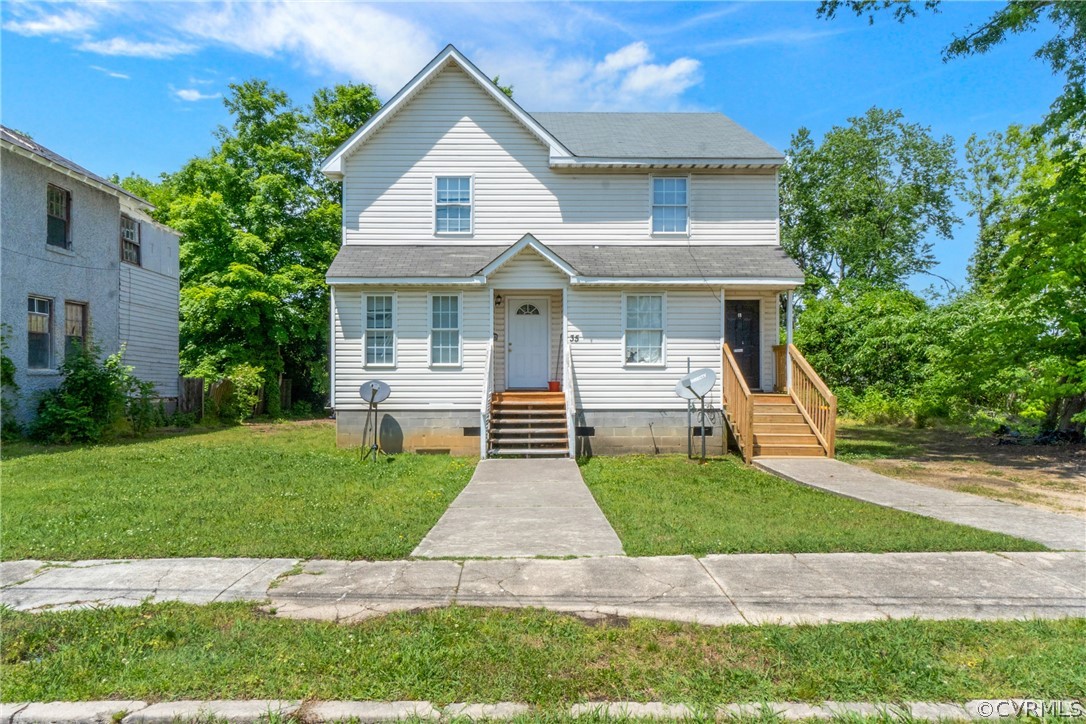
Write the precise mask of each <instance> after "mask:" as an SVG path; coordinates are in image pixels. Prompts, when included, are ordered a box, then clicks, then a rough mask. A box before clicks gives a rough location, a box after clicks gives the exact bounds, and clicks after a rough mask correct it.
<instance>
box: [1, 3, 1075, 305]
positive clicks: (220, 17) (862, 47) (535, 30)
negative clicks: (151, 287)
mask: <svg viewBox="0 0 1086 724" xmlns="http://www.w3.org/2000/svg"><path fill="white" fill-rule="evenodd" d="M1000 5H1001V3H987V2H957V3H945V4H944V5H943V7H942V11H941V12H940V13H938V14H934V15H933V14H930V13H925V12H921V13H920V17H918V18H916V19H913V20H912V21H910V22H908V23H907V24H905V25H904V26H902V25H899V24H897V23H896V22H893V21H892V19H891V18H890V17H889V16H883V17H879V18H878V19H877V20H876V23H875V25H874V26H869V25H868V24H867V21H866V20H865V19H859V18H855V17H852V16H850V15H848V16H846V15H841V16H840V17H839V18H837V19H836V20H834V21H825V20H819V19H818V18H817V17H816V15H815V10H816V8H817V4H816V3H813V2H810V3H808V2H750V3H650V2H643V3H583V4H567V3H531V4H529V3H494V4H481V3H442V4H430V3H389V4H361V3H352V2H234V3H221V2H193V3H163V2H156V3H148V2H125V1H113V2H79V3H77V2H55V3H54V2H25V1H22V0H4V2H3V3H2V4H0V13H2V27H3V30H2V45H0V54H2V57H0V63H2V68H0V93H2V95H0V118H2V121H3V123H4V125H7V126H9V127H13V128H16V129H19V130H21V131H24V132H27V133H30V134H31V135H32V136H33V137H34V138H35V139H36V140H38V141H39V142H41V143H43V144H45V145H46V146H49V147H50V148H52V149H53V150H55V151H57V152H58V153H61V154H63V155H65V156H68V157H69V158H71V159H73V160H75V161H76V162H78V163H80V164H82V165H84V166H86V167H87V168H90V169H92V170H93V171H95V172H97V173H100V174H110V173H114V172H117V173H120V174H122V175H125V174H127V173H130V172H136V173H139V174H142V175H144V176H149V177H156V176H158V174H160V173H161V172H163V171H174V170H176V169H177V168H179V167H180V166H181V165H182V164H183V163H184V162H185V161H186V160H187V159H189V158H191V157H192V156H195V155H200V154H202V153H204V152H206V151H207V150H208V149H209V148H210V147H211V146H212V145H213V143H214V139H213V136H212V133H213V131H214V130H215V128H216V127H217V126H219V125H220V124H224V123H227V122H228V120H229V119H228V116H227V113H226V110H225V109H224V108H223V105H222V95H223V94H224V93H226V92H227V84H228V83H230V82H232V81H237V80H244V79H248V78H253V77H256V78H264V79H267V80H269V81H270V82H271V83H272V84H273V85H274V86H277V87H279V88H282V89H283V90H286V91H287V92H288V93H289V94H290V96H291V97H292V98H293V99H294V100H295V101H296V102H299V103H300V102H304V101H306V100H308V99H309V98H310V97H311V95H312V93H313V91H314V90H315V89H317V88H320V87H323V86H327V85H331V84H333V83H337V82H344V81H355V82H367V83H372V84H373V85H374V86H375V87H376V88H377V91H378V94H379V95H380V97H381V98H382V99H387V98H388V97H389V96H391V95H392V94H393V93H395V91H396V90H398V88H399V87H400V86H401V85H402V84H403V83H404V82H406V81H407V80H408V79H409V78H410V77H411V76H412V75H413V74H414V73H415V72H416V71H418V70H419V68H421V67H422V66H423V65H424V64H425V63H426V62H427V61H428V60H429V59H430V58H431V57H432V56H433V55H434V54H436V53H437V52H438V51H439V50H440V49H441V48H442V47H443V46H444V45H445V44H446V43H450V42H451V43H454V44H455V45H456V46H457V47H458V48H460V50H462V51H463V52H464V53H466V54H467V55H468V56H469V57H470V58H472V59H473V60H474V61H475V62H476V63H477V64H478V65H479V66H480V67H481V68H482V69H483V70H484V71H485V72H487V73H488V74H491V75H495V74H500V75H501V77H502V81H503V83H505V82H509V83H512V84H513V85H514V87H515V96H516V99H517V101H518V102H519V103H520V104H521V105H522V106H524V107H525V108H527V109H528V110H646V111H648V110H711V111H721V112H723V113H726V114H727V115H729V116H731V117H732V118H734V119H735V120H737V121H738V122H740V123H741V124H743V125H744V126H746V127H747V128H749V129H750V130H752V131H753V132H754V133H756V134H757V135H759V136H761V137H762V138H764V139H766V140H767V141H769V142H770V143H772V144H773V145H775V146H777V147H778V148H780V149H782V150H783V149H785V148H786V147H787V146H788V142H789V138H790V136H791V134H792V133H794V132H795V131H796V129H797V128H799V127H800V126H806V127H808V128H810V129H811V130H812V131H813V132H814V133H815V135H816V137H821V135H822V134H823V133H824V132H825V131H827V130H828V129H829V128H830V127H832V126H833V125H836V124H842V123H844V122H845V121H846V119H847V118H848V117H850V116H854V115H859V114H861V113H863V112H864V111H865V110H866V109H867V108H870V107H871V106H873V105H878V106H882V107H884V108H900V109H902V110H903V111H904V113H905V117H906V119H907V120H909V121H912V122H917V123H921V124H923V125H926V126H930V127H931V129H932V131H933V132H934V133H936V134H938V135H943V134H949V135H951V136H953V137H954V139H955V140H956V141H957V142H958V143H959V146H960V144H961V143H963V142H964V141H965V139H966V138H967V137H968V136H969V134H971V133H986V132H988V131H990V130H998V129H1003V128H1005V127H1006V126H1007V125H1008V124H1011V123H1034V122H1037V121H1038V120H1040V118H1041V117H1042V115H1043V114H1044V112H1045V110H1046V109H1047V108H1048V105H1049V104H1050V103H1051V101H1052V99H1053V98H1055V97H1056V95H1057V94H1058V93H1059V91H1060V88H1061V86H1062V83H1061V81H1060V80H1059V79H1058V78H1056V77H1054V76H1053V75H1052V74H1051V73H1050V71H1049V70H1048V68H1047V67H1046V66H1045V65H1044V64H1043V63H1041V62H1040V61H1037V60H1035V59H1034V58H1033V57H1032V54H1033V52H1034V51H1035V49H1036V48H1037V46H1038V45H1039V44H1040V43H1041V42H1042V41H1043V40H1044V38H1045V37H1046V36H1045V35H1044V33H1043V32H1039V33H1036V34H1027V35H1025V36H1022V37H1019V38H1014V39H1012V40H1011V41H1010V42H1008V43H1006V44H1005V45H1003V46H1001V47H999V48H997V49H996V50H995V51H993V52H991V53H989V54H988V55H985V56H982V57H978V58H966V59H959V60H954V61H951V62H949V63H943V62H942V60H941V54H940V51H941V49H942V47H943V46H944V45H945V44H946V43H947V42H948V41H949V40H950V39H951V37H952V35H953V34H954V33H955V32H956V31H961V30H963V29H964V28H966V27H968V26H970V25H976V24H978V23H980V22H982V21H983V20H984V19H985V18H987V17H988V16H989V15H991V13H992V12H993V11H994V10H995V9H997V8H998V7H999V6H1000ZM959 215H960V216H962V217H963V219H964V223H963V224H962V225H960V226H959V227H957V229H956V231H955V235H954V239H953V240H950V241H943V240H935V242H936V255H937V257H938V259H939V262H940V263H939V267H938V268H937V270H936V271H937V272H938V273H939V274H941V275H943V276H946V277H948V278H950V279H951V280H952V281H954V282H955V283H961V282H963V281H964V279H965V268H966V263H967V261H968V257H969V254H970V252H971V251H972V246H973V240H974V238H975V234H976V227H975V225H974V224H973V223H972V221H971V220H970V219H968V218H966V217H965V208H964V207H960V208H959ZM931 281H932V280H931V279H930V278H921V279H917V280H915V281H914V286H916V287H917V288H923V287H925V286H927V285H928V284H929V283H930V282H931Z"/></svg>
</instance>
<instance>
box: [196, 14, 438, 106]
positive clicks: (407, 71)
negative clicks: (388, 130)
mask: <svg viewBox="0 0 1086 724" xmlns="http://www.w3.org/2000/svg"><path fill="white" fill-rule="evenodd" d="M192 7H193V8H194V10H193V12H191V13H190V14H189V15H188V16H187V17H185V18H184V19H183V20H182V22H181V23H180V27H181V29H182V30H183V31H184V32H185V33H186V34H187V35H188V36H189V37H191V38H194V39H201V40H204V41H205V42H206V41H211V42H216V43H220V44H223V45H227V46H230V47H233V48H236V49H238V50H242V51H245V52H249V53H255V54H258V55H265V56H270V55H275V54H279V53H291V54H293V55H295V56H297V57H299V58H301V59H302V60H303V61H304V62H306V63H308V64H309V65H310V66H311V67H313V68H317V69H321V70H333V71H338V72H341V73H344V74H347V75H349V76H350V77H351V78H352V79H353V80H356V81H364V82H367V83H372V84H373V85H375V86H376V87H377V88H378V89H379V90H380V92H381V93H382V94H384V95H386V96H387V95H391V94H392V93H393V92H395V91H396V90H399V88H400V86H402V85H403V84H404V83H406V82H407V81H408V80H409V79H410V78H411V77H412V76H413V75H414V74H415V73H417V72H418V70H419V69H420V68H421V67H422V66H424V65H425V64H426V63H427V61H429V60H430V58H431V57H433V56H434V55H435V54H436V53H437V51H438V50H440V45H439V44H438V43H437V42H436V41H435V40H434V39H433V38H432V37H431V35H430V33H429V31H427V30H426V29H425V28H424V27H422V26H421V25H418V24H415V23H413V22H411V21H410V20H406V19H404V18H400V17H397V16H395V15H393V14H392V13H390V12H388V11H386V10H383V9H380V8H376V7H372V6H370V5H355V4H351V3H340V2H327V3H325V2H283V1H275V2H247V3H238V4H228V5H222V6H211V5H205V4H202V3H199V4H194V5H193V6H192Z"/></svg>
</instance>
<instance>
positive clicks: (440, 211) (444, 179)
mask: <svg viewBox="0 0 1086 724" xmlns="http://www.w3.org/2000/svg"><path fill="white" fill-rule="evenodd" d="M436 181H437V189H436V193H435V196H434V198H435V208H434V231H435V232H436V233H438V234H470V233H471V176H438V177H437V179H436Z"/></svg>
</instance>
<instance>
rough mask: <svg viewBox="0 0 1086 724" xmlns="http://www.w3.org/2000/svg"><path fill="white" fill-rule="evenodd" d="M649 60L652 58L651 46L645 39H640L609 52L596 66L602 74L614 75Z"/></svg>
mask: <svg viewBox="0 0 1086 724" xmlns="http://www.w3.org/2000/svg"><path fill="white" fill-rule="evenodd" d="M649 60H652V53H650V52H649V46H648V45H647V44H646V43H645V42H644V41H643V40H639V41H637V42H636V43H630V44H629V45H627V46H626V47H624V48H619V49H618V50H616V51H615V52H613V53H608V54H607V55H606V56H605V57H604V59H603V62H602V63H600V64H599V65H597V66H596V71H597V72H599V73H600V74H602V75H614V74H615V73H618V72H619V71H623V70H626V69H627V68H634V67H636V66H639V65H641V64H643V63H646V62H648V61H649Z"/></svg>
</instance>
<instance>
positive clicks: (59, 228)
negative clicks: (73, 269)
mask: <svg viewBox="0 0 1086 724" xmlns="http://www.w3.org/2000/svg"><path fill="white" fill-rule="evenodd" d="M46 211H47V216H46V224H47V225H46V232H45V241H46V243H47V244H49V245H50V246H59V247H60V248H61V249H70V248H71V246H72V244H71V229H70V228H69V227H70V226H71V222H72V195H71V194H70V193H69V192H67V191H65V190H64V189H62V188H60V187H59V186H54V185H53V184H49V190H48V192H47V193H46Z"/></svg>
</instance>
